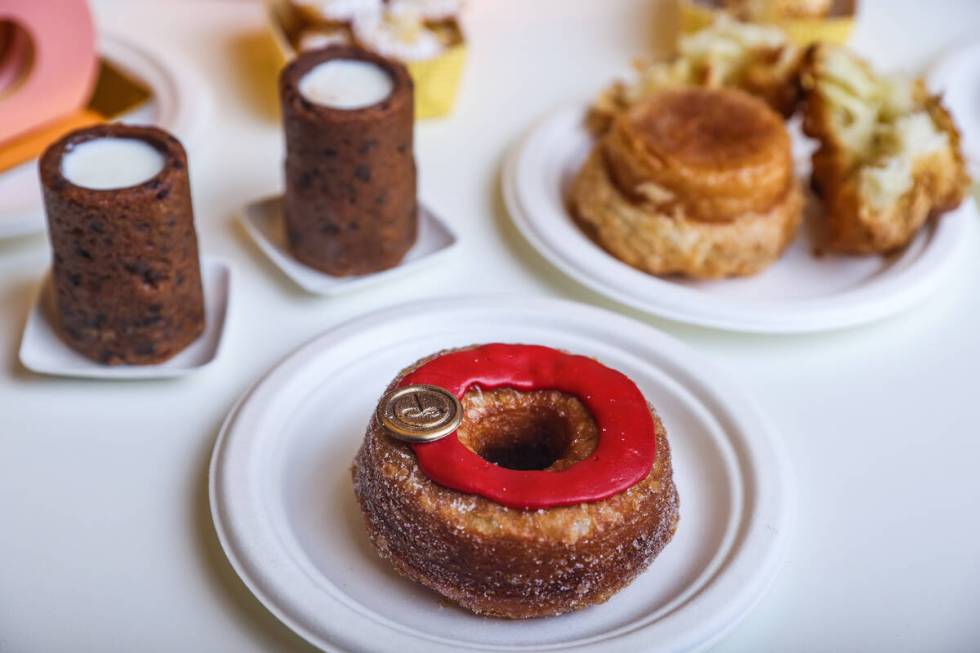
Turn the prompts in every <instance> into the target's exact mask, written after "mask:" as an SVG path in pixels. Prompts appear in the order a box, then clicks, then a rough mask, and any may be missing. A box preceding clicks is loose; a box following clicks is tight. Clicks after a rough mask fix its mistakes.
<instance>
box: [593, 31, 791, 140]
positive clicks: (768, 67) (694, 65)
mask: <svg viewBox="0 0 980 653" xmlns="http://www.w3.org/2000/svg"><path fill="white" fill-rule="evenodd" d="M678 50H679V53H678V55H677V57H675V58H674V59H672V60H669V61H656V62H637V63H636V64H635V66H634V70H633V72H632V75H631V76H630V77H629V78H627V79H624V80H620V81H617V82H616V83H614V84H612V85H611V86H610V87H608V88H607V89H605V90H604V91H603V92H602V93H601V94H600V95H599V97H598V98H596V101H595V102H594V103H593V105H592V108H591V111H590V114H589V125H590V127H591V128H592V129H593V131H594V132H595V133H597V134H602V133H604V132H605V131H606V129H608V128H609V126H610V125H611V124H612V122H613V120H615V118H616V117H617V116H618V115H619V114H620V113H622V112H623V111H626V110H628V109H629V108H630V107H632V106H633V105H635V104H637V103H639V102H643V101H644V100H646V99H648V98H649V97H651V96H653V95H655V94H657V93H660V92H662V91H664V90H667V89H671V88H677V87H690V86H698V87H704V88H737V89H740V90H742V91H745V92H746V93H749V94H750V95H754V96H756V97H758V98H760V99H761V100H763V101H764V102H766V104H768V105H769V106H770V107H772V109H773V110H775V111H776V112H778V113H780V114H782V115H784V116H789V115H791V114H792V113H793V112H794V111H795V110H796V107H797V105H798V103H799V99H800V89H799V83H798V75H799V69H800V61H801V58H802V54H803V52H802V50H801V49H800V48H799V47H797V46H796V45H795V44H793V43H792V42H791V41H790V40H789V37H788V36H787V35H786V33H785V32H783V31H782V30H781V29H779V28H778V27H775V26H772V25H756V24H750V23H742V22H738V21H735V20H733V19H731V18H730V17H728V16H725V15H724V14H721V15H719V16H718V18H717V19H716V20H715V22H714V23H712V24H711V25H709V26H708V27H706V28H704V29H702V30H700V31H698V32H695V33H694V34H688V35H685V36H683V37H682V38H681V40H680V43H679V44H678Z"/></svg>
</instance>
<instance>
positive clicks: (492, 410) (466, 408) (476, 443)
mask: <svg viewBox="0 0 980 653" xmlns="http://www.w3.org/2000/svg"><path fill="white" fill-rule="evenodd" d="M462 404H463V415H464V417H463V422H462V424H460V426H459V429H458V430H457V432H456V434H457V437H458V438H459V441H460V443H461V444H462V445H463V446H464V447H466V448H467V449H469V450H470V451H472V452H473V453H475V454H476V455H478V456H480V457H481V458H483V459H484V460H487V461H489V462H491V463H493V464H495V465H499V466H501V467H506V468H507V469H516V470H544V471H549V472H560V471H562V470H564V469H568V468H569V467H571V466H572V465H574V464H575V463H577V462H579V461H582V460H585V459H586V458H588V457H589V456H590V455H592V452H593V451H595V449H596V446H597V445H598V443H599V430H598V428H597V427H596V423H595V420H594V419H593V418H592V415H591V413H589V410H588V408H586V407H585V405H584V404H583V403H582V402H581V401H579V400H578V398H576V397H574V396H572V395H569V394H565V393H563V392H559V391H557V390H534V391H532V392H520V391H517V390H511V389H498V390H486V391H484V390H480V389H479V388H477V389H474V390H471V391H469V392H467V393H466V394H465V395H464V396H463V399H462Z"/></svg>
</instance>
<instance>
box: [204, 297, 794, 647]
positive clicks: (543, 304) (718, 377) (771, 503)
mask: <svg viewBox="0 0 980 653" xmlns="http://www.w3.org/2000/svg"><path fill="white" fill-rule="evenodd" d="M440 308H441V309H443V310H450V311H473V310H494V311H509V310H517V311H521V312H524V313H526V312H527V311H528V310H529V308H530V309H531V310H534V311H537V312H539V313H541V314H544V313H548V314H551V315H553V314H555V313H557V312H562V313H563V314H564V315H565V317H566V318H567V319H569V320H571V319H573V318H582V319H588V317H586V316H589V317H591V319H593V320H599V319H601V320H602V321H603V324H608V323H609V322H610V321H618V322H620V324H621V325H624V326H625V325H630V326H631V328H632V329H634V330H636V332H637V333H644V335H646V336H647V337H648V338H652V340H654V341H657V344H656V348H657V351H658V354H660V355H662V356H663V357H664V362H669V363H670V366H671V367H672V368H676V369H674V370H672V372H671V378H672V379H673V380H674V381H675V382H677V383H679V384H680V385H682V386H684V387H685V389H687V390H688V391H692V388H691V387H690V386H689V384H690V383H691V382H693V383H694V384H695V387H696V388H699V389H701V390H703V391H704V392H705V393H706V395H707V396H709V397H710V399H711V400H710V401H708V400H707V399H706V398H705V396H703V395H700V394H698V395H697V398H698V400H699V403H700V405H701V407H702V408H703V409H705V410H707V411H708V412H709V413H710V414H712V416H713V417H714V418H715V419H719V416H720V415H724V416H727V418H728V420H729V421H732V422H734V423H735V424H737V425H738V429H737V430H738V432H739V433H740V434H741V435H740V438H741V445H739V444H738V442H739V440H738V438H736V440H731V439H730V438H726V440H725V441H726V443H727V444H729V445H730V446H732V447H733V449H734V450H735V452H736V454H737V457H738V458H739V459H740V460H739V463H738V468H739V469H740V470H741V471H742V472H743V473H742V477H743V480H744V478H745V477H746V474H749V476H750V477H751V478H752V483H751V486H752V487H753V490H752V492H750V493H749V495H746V497H745V502H746V507H744V508H743V512H742V516H741V517H740V521H739V522H738V525H739V531H740V534H739V536H738V537H737V538H736V539H735V540H734V541H733V544H732V546H731V548H729V549H728V550H727V551H726V552H725V553H726V562H725V564H723V565H722V567H721V568H719V570H718V571H717V572H716V573H715V574H714V575H713V576H712V577H711V578H710V579H709V580H708V581H707V582H706V584H705V585H703V586H701V587H700V588H698V591H697V592H695V593H694V594H693V595H691V596H690V597H689V598H688V599H687V600H686V601H685V602H683V603H681V604H680V605H678V606H677V608H676V609H675V610H674V611H673V612H671V613H668V614H667V615H665V616H664V617H663V619H671V618H675V617H676V615H677V614H681V615H690V614H691V610H690V609H689V605H688V604H694V603H695V602H698V601H703V599H702V598H701V597H702V595H703V594H705V593H708V592H710V591H713V590H714V591H717V587H716V581H717V578H718V577H719V576H720V575H722V574H723V573H724V572H725V571H726V570H727V567H728V565H730V564H732V562H731V559H735V560H736V562H738V561H741V562H742V563H743V564H745V560H746V556H748V555H750V554H753V553H755V554H756V556H755V557H756V558H757V560H756V562H757V566H756V568H753V569H752V571H751V575H750V577H749V579H748V582H746V579H745V578H741V581H742V585H741V586H740V587H739V589H738V591H737V592H735V593H734V594H732V596H734V597H735V599H737V600H731V599H730V598H729V599H726V601H724V602H723V606H722V607H723V609H721V610H718V611H717V615H716V617H715V623H713V624H710V626H711V627H708V628H705V626H704V624H703V623H702V622H703V621H704V619H703V615H695V617H694V621H693V623H695V624H698V627H697V628H696V630H697V631H698V632H699V633H700V634H699V635H697V636H692V635H691V630H692V628H693V627H692V628H689V629H688V630H682V631H681V635H683V637H682V636H680V635H679V636H677V637H675V641H674V642H673V647H670V648H666V649H664V650H702V649H704V648H706V647H708V646H710V645H712V644H713V643H715V642H717V641H718V640H719V639H721V638H722V637H724V635H725V634H727V633H728V632H729V631H730V630H731V629H732V628H734V627H735V626H736V625H737V624H738V623H739V622H740V621H741V619H742V618H743V617H744V616H745V615H746V614H747V613H748V612H749V611H750V610H751V609H752V608H753V607H754V606H755V605H756V604H757V603H758V601H759V600H761V598H762V597H763V596H764V595H765V593H766V591H767V589H768V588H769V586H770V585H771V583H772V581H773V580H774V578H775V577H776V576H777V574H778V571H779V569H780V568H781V566H782V560H783V557H784V554H785V550H786V546H787V541H788V539H789V538H790V537H791V534H792V532H793V530H794V527H795V522H796V515H795V511H796V491H795V490H796V484H795V476H794V474H793V471H792V469H791V464H790V461H789V458H788V456H787V453H786V451H785V448H784V445H783V444H782V442H781V441H780V440H779V438H778V437H776V435H775V431H774V429H773V428H772V426H771V424H770V423H769V421H768V419H767V418H766V417H765V416H764V414H763V413H762V412H761V411H760V410H759V409H758V406H757V404H756V403H755V401H754V400H753V399H752V398H751V397H749V396H748V395H747V394H745V393H744V392H743V391H742V390H741V389H740V388H739V387H738V386H737V385H736V384H735V383H734V382H733V381H731V380H729V379H728V376H727V373H725V372H722V371H719V370H718V369H717V368H716V367H715V366H714V364H713V363H711V362H710V361H708V360H707V359H705V358H703V357H702V356H701V355H700V354H698V353H697V352H695V351H694V350H693V349H691V348H690V347H688V346H687V345H685V344H683V343H681V342H679V341H678V340H676V339H674V338H673V337H671V336H669V335H667V334H664V333H663V332H661V331H659V330H657V329H655V328H654V327H652V326H650V325H648V324H645V323H643V322H640V321H637V320H634V319H632V318H629V317H626V316H623V315H619V314H616V313H612V312H610V311H606V310H604V309H600V308H597V307H594V306H589V305H585V304H580V303H577V302H571V301H567V300H561V299H552V298H541V299H539V300H536V301H535V302H534V303H533V307H529V302H528V301H527V300H526V299H524V298H521V297H519V296H514V295H501V294H497V295H486V296H482V297H472V296H449V297H444V298H435V299H430V300H424V301H422V302H415V303H407V304H404V305H398V306H393V307H388V308H383V309H380V310H376V311H372V312H369V313H367V314H363V315H360V316H358V317H354V318H352V319H350V320H347V321H345V322H342V323H340V324H338V325H336V326H334V327H332V328H330V329H328V330H326V331H325V332H323V333H321V334H319V335H317V336H316V337H314V338H312V339H310V340H309V341H307V342H306V343H304V344H302V345H301V346H300V347H298V348H296V349H295V350H293V351H292V352H291V353H290V354H288V355H287V356H285V357H284V358H283V359H281V360H280V361H279V362H278V363H277V364H275V365H274V366H273V367H272V368H271V369H270V370H269V371H267V372H266V373H265V374H263V375H261V376H260V377H259V378H258V379H257V380H256V381H255V382H254V383H252V385H251V386H250V387H249V388H248V390H247V391H246V392H245V393H243V394H242V396H241V397H240V398H239V399H238V400H237V401H236V402H235V404H234V406H233V407H232V409H231V411H230V412H229V413H228V415H227V416H226V418H225V420H224V421H223V423H222V425H221V428H220V430H219V433H218V435H217V437H216V439H215V444H214V449H213V450H212V455H211V459H210V462H209V466H208V498H209V506H210V510H211V518H212V524H213V526H214V529H215V533H216V535H217V537H218V540H219V543H220V545H221V547H222V550H223V551H224V552H225V555H226V557H227V559H228V561H229V563H230V564H231V566H232V568H233V569H234V570H235V572H236V573H237V574H238V576H239V578H240V579H241V580H242V581H243V583H244V584H245V585H246V587H248V589H249V590H250V591H251V592H252V594H253V596H255V597H256V598H257V600H259V602H260V603H262V604H263V605H264V606H265V607H266V609H268V610H269V611H270V612H271V613H272V614H273V615H275V616H276V617H277V618H278V619H279V620H280V621H281V622H282V623H283V624H285V625H286V626H287V627H289V628H290V629H292V630H293V631H294V632H296V633H297V634H298V635H300V636H301V637H303V638H304V639H305V640H307V641H308V642H309V643H311V644H313V645H314V646H317V647H319V648H321V649H324V650H333V649H337V650H354V649H353V648H351V649H346V648H343V647H344V646H345V644H346V642H349V641H350V639H349V638H350V633H338V632H337V631H336V630H334V631H332V632H331V633H330V635H331V636H332V637H331V638H323V639H321V636H320V635H318V634H317V633H316V632H314V631H313V630H312V629H311V628H310V627H308V625H307V624H304V623H302V622H301V621H300V619H299V618H298V617H296V616H294V615H291V614H289V613H288V611H287V610H286V609H284V608H283V607H282V606H280V605H279V604H278V603H277V601H276V600H275V598H274V596H272V595H273V594H274V593H275V592H273V591H271V590H267V588H265V587H263V586H262V582H261V579H259V578H258V577H259V576H261V573H259V572H257V571H252V570H250V567H252V566H254V565H255V562H254V560H249V559H248V555H247V551H243V550H242V549H245V548H246V547H245V546H241V545H240V543H238V542H236V541H235V540H236V535H235V534H234V533H233V532H231V531H233V530H234V527H233V526H232V525H230V524H229V523H226V519H227V520H228V521H231V519H228V518H226V517H224V516H223V511H224V509H225V508H226V507H227V505H228V504H229V502H230V501H231V499H229V498H228V497H226V496H225V490H224V488H223V476H224V474H225V473H227V471H228V470H227V469H226V468H225V467H224V463H225V461H226V458H227V457H229V456H231V454H230V453H229V452H228V448H229V446H230V445H229V440H230V439H231V438H233V437H234V436H233V435H232V433H233V431H234V426H235V423H236V421H237V420H238V418H239V416H240V415H241V413H242V410H243V409H244V407H246V405H247V403H248V402H249V401H250V400H252V399H253V398H254V397H255V396H256V395H257V393H258V392H260V391H261V390H262V388H263V385H265V384H268V383H271V382H273V381H279V382H280V383H288V382H289V379H290V376H289V374H296V373H297V372H298V371H302V369H303V361H304V359H307V358H310V352H311V351H317V352H319V351H320V350H321V349H325V348H330V347H335V346H337V345H339V344H342V343H343V341H344V340H345V339H346V338H349V337H351V336H352V335H355V334H356V333H358V332H359V331H363V329H364V325H365V324H372V323H376V324H381V323H384V322H385V321H386V320H385V318H387V317H392V318H394V317H397V316H400V315H401V316H404V315H406V314H407V313H408V314H410V313H412V312H413V311H417V312H423V311H424V312H431V311H432V310H437V309H440ZM649 341H650V340H645V342H649ZM685 361H686V362H687V364H686V365H685V364H684V363H685ZM692 362H693V363H694V364H693V365H691V363H692ZM689 367H693V368H696V369H697V370H698V374H695V372H692V371H690V369H689ZM673 372H679V373H680V377H686V378H680V377H677V376H674V375H673ZM665 373H666V372H665ZM276 377H282V378H281V379H279V378H276ZM270 379H272V381H270ZM273 394H275V393H273ZM712 402H714V403H716V404H718V405H716V406H711V405H710V404H711V403H712ZM719 409H720V410H721V412H720V413H719ZM743 458H744V459H745V460H742V459H743ZM760 479H764V482H761V483H760V482H759V481H760ZM767 484H768V485H771V487H769V488H768V490H767V491H760V490H759V486H760V485H761V486H765V485H767ZM773 490H776V491H775V492H774V491H773ZM239 491H240V492H245V491H246V490H245V489H241V488H240V489H239ZM746 491H748V490H746ZM249 492H252V493H254V488H253V489H251V490H249ZM750 499H751V502H750ZM232 519H233V518H232ZM252 519H255V517H252ZM774 525H775V527H772V526H774ZM770 527H771V528H770ZM750 537H751V538H752V539H754V540H755V539H759V538H762V539H761V541H760V542H753V543H752V544H751V545H752V546H753V547H755V549H758V551H755V552H753V551H751V550H748V553H747V552H746V551H747V547H749V544H748V543H747V541H748V540H749V539H750ZM299 571H300V572H301V571H302V570H299ZM253 573H255V577H253V575H252V574H253ZM330 600H331V601H332V602H333V603H336V604H337V606H336V607H338V608H340V607H341V606H342V607H343V609H344V610H345V611H350V612H354V613H355V614H356V616H357V617H358V618H360V619H365V620H366V619H368V618H369V617H368V616H367V615H361V614H360V613H359V612H357V611H356V610H355V609H354V608H351V607H350V606H348V605H346V604H345V603H342V602H341V601H340V599H339V598H337V597H333V596H331V597H330ZM370 623H372V624H376V625H377V626H378V627H383V625H382V624H379V623H378V622H377V621H375V620H372V621H371V622H370ZM656 623H659V621H657V622H653V623H650V624H644V625H640V626H637V627H635V628H633V629H630V630H628V631H627V632H624V633H622V634H619V635H617V636H615V637H614V638H613V639H605V640H600V641H596V642H590V641H586V642H584V643H582V644H578V643H575V642H572V645H571V646H565V645H563V644H554V645H544V646H543V647H539V648H536V649H533V650H562V651H572V650H575V651H592V652H596V651H612V650H625V649H623V648H622V647H623V646H625V645H628V644H631V643H632V644H634V645H636V644H639V643H642V642H643V641H644V639H643V635H644V633H646V632H647V631H648V630H649V629H650V628H651V627H653V625H654V624H656ZM387 635H388V636H389V638H395V639H397V638H399V637H402V638H408V641H411V642H412V643H414V645H416V646H417V645H419V643H420V640H419V639H418V638H415V637H414V636H413V635H412V634H411V633H405V632H399V631H396V630H391V629H390V627H389V632H388V633H387ZM386 641H387V640H386ZM421 643H423V644H424V645H425V646H427V647H428V649H427V650H433V651H434V650H440V651H441V650H446V651H449V650H457V649H453V648H447V645H446V644H444V643H441V642H439V641H438V640H433V639H429V638H426V639H425V640H424V641H422V642H421ZM648 644H649V642H647V643H646V645H648ZM457 646H458V644H457ZM465 650H467V651H472V652H473V653H476V652H477V651H501V650H527V649H521V648H515V647H509V646H508V645H502V646H496V647H494V646H475V645H474V646H468V647H466V649H465Z"/></svg>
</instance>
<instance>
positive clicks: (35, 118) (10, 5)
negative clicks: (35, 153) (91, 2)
mask: <svg viewBox="0 0 980 653" xmlns="http://www.w3.org/2000/svg"><path fill="white" fill-rule="evenodd" d="M6 21H10V23H13V24H14V25H15V26H16V27H19V28H21V29H10V27H9V25H10V23H6ZM3 23H6V25H7V28H6V29H5V30H3V31H2V32H0V38H2V39H3V40H2V41H0V143H3V142H4V141H7V140H9V139H11V138H13V137H15V136H19V135H21V134H23V133H25V132H27V131H30V130H32V129H35V128H37V127H40V126H42V125H44V124H46V123H49V122H51V121H54V120H57V119H59V118H64V117H65V116H68V115H71V114H72V113H74V112H76V111H78V110H79V109H80V108H82V107H83V106H85V104H86V103H87V102H88V101H89V98H90V97H91V93H92V86H93V85H94V84H95V76H96V73H97V72H98V57H97V55H96V52H95V27H94V25H93V23H92V15H91V13H90V12H89V8H88V4H87V3H86V1H85V0H45V1H44V2H38V1H37V0H0V24H3ZM4 37H5V38H4ZM25 66H26V67H25Z"/></svg>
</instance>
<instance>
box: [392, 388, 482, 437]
mask: <svg viewBox="0 0 980 653" xmlns="http://www.w3.org/2000/svg"><path fill="white" fill-rule="evenodd" d="M378 419H380V420H381V423H382V424H383V425H384V427H385V428H386V429H387V430H388V432H389V433H390V434H391V436H392V437H394V438H397V439H399V440H404V441H406V442H434V441H435V440H439V439H441V438H444V437H446V436H447V435H449V434H450V433H452V432H453V431H455V430H456V429H457V428H458V427H459V423H460V422H461V421H462V419H463V407H462V406H461V405H460V403H459V400H458V399H457V398H456V397H455V396H453V395H452V394H451V393H450V392H448V391H446V390H444V389H443V388H440V387H437V386H433V385H410V386H405V387H404V388H398V389H397V390H395V391H393V392H391V393H390V394H388V395H387V396H386V397H385V398H384V399H383V400H382V401H381V405H380V406H379V407H378Z"/></svg>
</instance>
